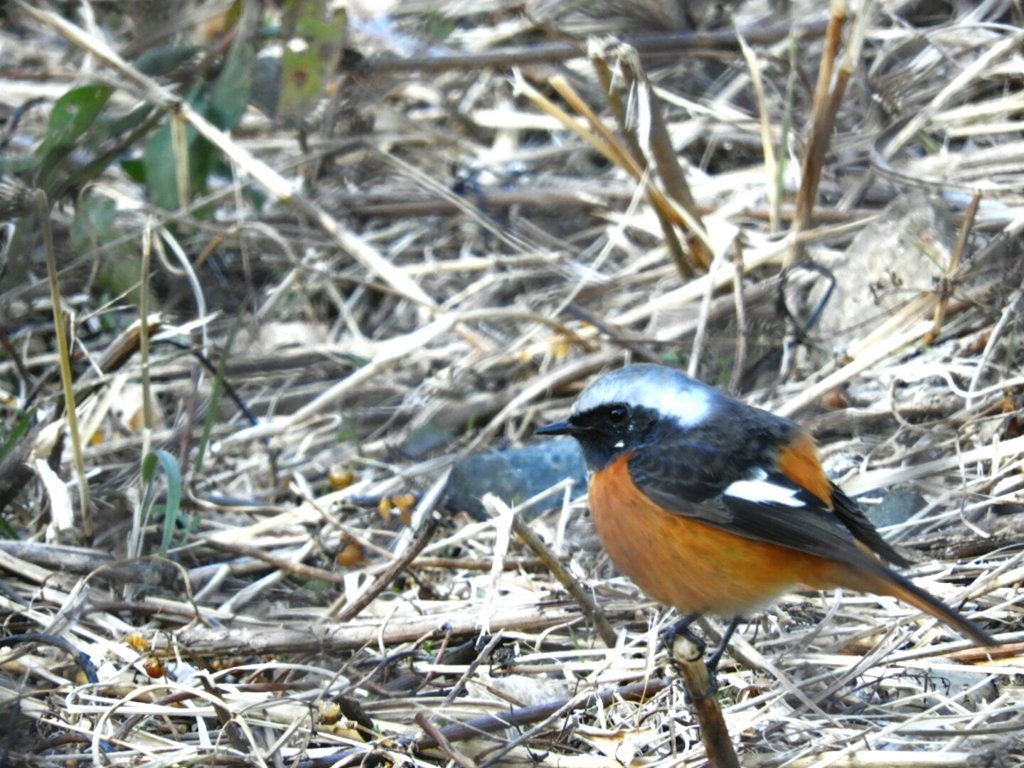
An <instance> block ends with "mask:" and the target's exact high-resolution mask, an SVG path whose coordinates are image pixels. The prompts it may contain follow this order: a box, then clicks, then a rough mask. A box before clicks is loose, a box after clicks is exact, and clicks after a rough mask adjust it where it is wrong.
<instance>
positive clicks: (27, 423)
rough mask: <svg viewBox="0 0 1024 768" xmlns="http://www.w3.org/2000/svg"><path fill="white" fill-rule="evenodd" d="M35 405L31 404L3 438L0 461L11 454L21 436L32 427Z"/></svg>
mask: <svg viewBox="0 0 1024 768" xmlns="http://www.w3.org/2000/svg"><path fill="white" fill-rule="evenodd" d="M35 415H36V407H35V406H32V407H31V408H30V409H29V410H28V411H27V412H26V413H25V415H24V416H22V417H21V418H20V419H18V423H17V424H15V425H14V429H12V430H11V434H9V435H8V436H7V439H6V440H4V444H3V445H2V446H0V462H2V461H3V460H4V459H6V458H7V457H8V456H10V455H11V451H13V450H14V449H15V447H16V446H17V445H18V442H19V441H20V440H21V438H23V437H24V436H25V435H26V434H27V433H28V431H29V429H30V428H31V427H32V419H33V418H35Z"/></svg>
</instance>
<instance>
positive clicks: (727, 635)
mask: <svg viewBox="0 0 1024 768" xmlns="http://www.w3.org/2000/svg"><path fill="white" fill-rule="evenodd" d="M739 625H740V617H739V616H734V617H733V619H732V621H730V622H729V626H728V627H726V629H725V632H724V633H723V634H722V642H721V643H719V644H718V648H716V649H715V652H714V653H712V654H711V657H710V658H709V659H708V660H707V661H706V662H704V663H705V664H707V667H708V669H710V670H711V671H712V672H714V671H715V670H716V669H718V662H720V661H721V660H722V656H723V655H724V654H725V649H726V648H727V647H728V646H729V640H730V639H732V634H733V632H735V631H736V627H738V626H739Z"/></svg>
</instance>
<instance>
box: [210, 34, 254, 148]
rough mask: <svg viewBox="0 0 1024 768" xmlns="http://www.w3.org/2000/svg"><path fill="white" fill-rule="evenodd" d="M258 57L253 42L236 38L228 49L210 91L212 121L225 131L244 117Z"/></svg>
mask: <svg viewBox="0 0 1024 768" xmlns="http://www.w3.org/2000/svg"><path fill="white" fill-rule="evenodd" d="M255 61H256V52H255V49H254V48H253V46H252V45H251V44H250V43H248V42H247V41H245V40H243V39H242V38H236V39H235V42H234V43H233V44H232V45H231V50H230V51H228V56H227V59H226V61H225V62H224V69H223V71H222V72H221V73H220V76H219V77H218V78H217V82H215V83H214V84H213V89H212V90H211V91H210V110H209V118H210V122H211V123H213V124H214V125H216V126H217V127H218V128H220V129H221V130H222V131H230V130H231V129H232V128H234V127H235V126H236V125H238V123H239V122H240V121H241V120H242V114H243V113H244V112H245V107H246V105H247V104H248V103H249V93H250V91H251V90H252V73H253V66H254V64H255Z"/></svg>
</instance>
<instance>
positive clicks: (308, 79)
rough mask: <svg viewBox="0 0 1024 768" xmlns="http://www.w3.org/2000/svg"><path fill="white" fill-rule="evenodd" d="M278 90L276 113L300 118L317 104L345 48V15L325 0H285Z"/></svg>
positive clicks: (286, 116) (285, 116)
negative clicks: (334, 9)
mask: <svg viewBox="0 0 1024 768" xmlns="http://www.w3.org/2000/svg"><path fill="white" fill-rule="evenodd" d="M282 17H283V21H282V25H281V26H282V37H283V38H284V50H283V51H282V53H281V90H280V96H279V97H278V109H277V113H278V115H280V116H281V117H283V118H292V119H296V118H301V117H303V116H305V115H307V114H309V112H310V111H311V110H312V109H313V107H314V106H316V102H317V101H318V100H319V99H320V97H321V96H323V95H324V92H325V90H326V89H327V84H328V83H329V82H330V80H331V78H332V77H333V76H334V72H335V70H337V68H338V62H339V61H340V60H341V54H342V52H343V51H344V50H345V40H346V37H347V21H348V20H347V17H346V15H345V12H344V10H339V11H337V12H335V11H332V10H330V9H328V7H327V2H326V0H288V1H287V2H286V3H285V5H284V9H283V12H282Z"/></svg>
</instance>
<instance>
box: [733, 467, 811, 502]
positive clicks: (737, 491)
mask: <svg viewBox="0 0 1024 768" xmlns="http://www.w3.org/2000/svg"><path fill="white" fill-rule="evenodd" d="M800 493H801V490H800V489H799V488H788V487H786V486H782V485H777V484H776V483H773V482H772V481H771V480H769V479H768V473H767V472H765V471H764V470H758V471H757V473H756V474H755V476H754V477H752V478H751V479H749V480H737V481H736V482H735V483H732V484H731V485H729V486H728V487H727V488H726V489H725V490H724V491H723V492H722V495H723V496H732V497H733V498H734V499H743V500H744V501H749V502H751V503H753V504H780V505H782V506H784V507H794V508H795V507H806V506H807V504H806V503H804V502H803V501H802V500H800V499H799V498H797V497H798V496H799V494H800Z"/></svg>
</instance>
